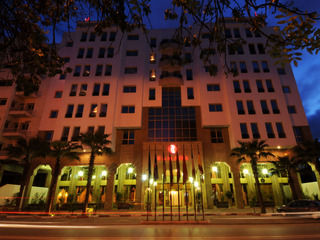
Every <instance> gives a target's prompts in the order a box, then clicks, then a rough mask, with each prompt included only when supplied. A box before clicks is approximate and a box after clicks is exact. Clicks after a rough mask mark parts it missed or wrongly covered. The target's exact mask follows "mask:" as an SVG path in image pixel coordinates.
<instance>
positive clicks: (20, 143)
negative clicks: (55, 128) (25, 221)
mask: <svg viewBox="0 0 320 240" xmlns="http://www.w3.org/2000/svg"><path fill="white" fill-rule="evenodd" d="M6 150H7V151H8V156H9V158H13V159H15V160H16V161H17V162H18V163H19V164H21V165H22V166H23V172H22V177H21V179H20V190H19V193H18V197H17V201H16V209H17V210H21V209H22V207H23V205H24V201H25V199H26V195H27V191H26V190H25V187H26V186H28V184H29V181H30V179H29V171H30V170H31V165H32V161H33V160H34V159H35V158H38V157H42V158H44V157H45V156H46V155H47V153H48V150H49V145H48V143H47V142H45V141H43V140H41V139H40V138H39V137H33V138H30V139H27V138H19V139H18V140H17V142H16V145H14V146H13V145H10V146H9V147H7V148H6ZM22 195H23V196H22Z"/></svg>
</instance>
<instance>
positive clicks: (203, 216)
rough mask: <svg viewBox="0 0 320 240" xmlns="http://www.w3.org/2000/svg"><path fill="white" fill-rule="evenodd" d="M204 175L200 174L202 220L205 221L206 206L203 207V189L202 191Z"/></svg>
mask: <svg viewBox="0 0 320 240" xmlns="http://www.w3.org/2000/svg"><path fill="white" fill-rule="evenodd" d="M202 176H203V175H200V191H201V209H202V220H203V221H204V207H203V191H202V182H201V181H202V179H201V177H202Z"/></svg>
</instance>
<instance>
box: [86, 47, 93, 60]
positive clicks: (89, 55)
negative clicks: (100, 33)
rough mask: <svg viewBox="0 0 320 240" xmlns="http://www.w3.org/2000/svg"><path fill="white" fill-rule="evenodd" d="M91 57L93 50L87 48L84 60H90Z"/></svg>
mask: <svg viewBox="0 0 320 240" xmlns="http://www.w3.org/2000/svg"><path fill="white" fill-rule="evenodd" d="M92 56H93V48H88V50H87V55H86V58H92Z"/></svg>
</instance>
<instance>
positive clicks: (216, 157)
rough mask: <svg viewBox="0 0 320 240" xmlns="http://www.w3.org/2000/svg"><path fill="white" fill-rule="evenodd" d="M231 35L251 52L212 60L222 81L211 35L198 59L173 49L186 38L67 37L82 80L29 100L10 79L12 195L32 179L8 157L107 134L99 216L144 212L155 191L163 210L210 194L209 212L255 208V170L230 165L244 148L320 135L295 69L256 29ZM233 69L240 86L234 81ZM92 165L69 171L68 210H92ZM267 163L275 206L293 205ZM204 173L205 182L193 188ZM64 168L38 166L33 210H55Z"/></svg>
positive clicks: (55, 82) (46, 84) (100, 166)
mask: <svg viewBox="0 0 320 240" xmlns="http://www.w3.org/2000/svg"><path fill="white" fill-rule="evenodd" d="M227 27H228V28H227V30H226V36H227V38H228V39H229V40H230V41H233V40H236V39H239V38H243V39H244V40H245V43H244V44H242V46H241V47H239V48H238V49H236V50H235V49H233V48H228V49H227V54H226V56H224V54H223V55H220V54H218V53H216V54H214V55H213V56H212V57H211V58H212V59H211V60H212V61H213V63H214V64H216V66H217V74H216V75H215V76H211V75H210V74H209V69H208V66H206V64H205V63H204V62H203V61H202V60H201V59H200V55H201V54H203V52H204V51H206V49H207V48H208V47H209V40H208V37H209V34H208V33H205V32H203V33H202V35H201V36H200V37H201V40H202V44H201V47H196V48H193V47H192V46H190V45H189V44H185V45H184V46H181V44H178V43H177V42H176V41H174V40H172V36H173V34H174V31H175V29H155V30H150V32H149V34H148V36H147V37H146V36H145V35H144V34H143V33H142V32H140V31H139V30H136V31H133V32H130V33H125V34H123V33H121V32H119V31H118V30H117V29H116V28H110V29H106V30H105V32H103V33H102V34H100V35H99V34H96V33H95V32H94V31H93V24H92V23H78V26H77V28H76V31H75V32H71V33H65V34H64V35H63V39H62V42H61V44H60V45H59V53H60V55H61V57H63V58H64V60H65V62H66V67H70V68H72V72H71V73H67V74H66V75H64V74H62V75H59V76H56V77H52V78H44V79H43V80H42V83H41V86H40V89H39V91H38V92H37V93H33V94H31V95H29V96H24V94H23V93H22V92H19V91H16V90H15V86H14V83H13V82H12V80H10V79H11V78H10V74H7V73H5V72H2V73H1V74H2V75H1V80H0V96H1V97H0V142H1V144H2V151H3V154H2V155H1V156H0V159H1V161H2V164H1V169H0V180H1V182H2V184H1V185H4V184H10V183H11V184H17V183H18V182H14V180H13V179H18V178H19V176H21V172H22V168H21V167H18V166H16V165H13V164H10V163H8V162H7V161H4V160H5V159H6V158H7V157H6V156H5V152H4V149H5V147H6V146H7V145H8V144H14V142H15V141H16V139H17V138H18V137H27V138H28V137H31V136H37V135H39V136H42V137H44V138H45V139H46V140H48V141H55V140H62V141H77V140H78V137H79V135H80V133H85V132H87V131H101V132H104V133H106V134H110V137H109V140H110V141H111V142H112V144H111V146H110V147H112V150H113V154H111V155H102V156H97V157H96V160H95V169H94V176H93V181H92V191H91V193H90V202H91V204H94V205H96V206H97V208H104V209H111V208H112V207H115V206H116V203H117V201H120V200H121V202H124V203H126V204H127V206H129V205H130V206H133V207H135V208H144V207H145V206H146V201H147V192H148V191H151V192H152V194H151V195H150V199H151V201H152V204H154V198H155V196H156V198H157V203H158V205H159V206H162V204H163V201H164V202H165V206H166V207H169V206H170V201H169V199H170V197H169V196H170V194H171V195H172V202H173V206H177V204H178V194H180V201H181V206H185V204H186V198H185V196H186V194H185V193H186V192H188V194H189V203H188V204H189V206H190V207H192V206H193V204H194V202H197V201H198V200H197V199H196V201H194V200H195V199H194V197H196V196H198V195H199V194H195V193H197V192H202V193H203V200H204V206H205V207H206V208H212V207H214V205H216V206H218V205H219V204H220V205H219V206H221V204H222V205H223V204H224V205H226V204H227V206H228V205H229V207H230V206H237V207H243V206H246V205H249V204H250V202H251V201H254V199H255V187H254V180H253V175H252V170H251V167H250V165H249V164H248V163H238V162H237V159H235V158H232V157H230V152H231V149H232V148H234V147H237V146H238V145H237V142H238V141H252V140H253V139H258V140H266V143H267V144H268V145H269V146H270V147H269V149H268V150H270V151H272V152H273V153H274V154H275V155H279V156H282V155H284V154H288V153H289V151H290V148H292V147H293V146H295V145H296V144H297V142H299V141H301V140H303V139H308V138H310V137H311V134H310V131H309V126H308V122H307V119H306V116H305V113H304V109H303V106H302V103H301V99H300V96H299V93H298V89H297V86H296V83H295V79H294V76H293V74H292V70H291V67H290V65H288V64H287V65H285V66H280V65H276V64H275V61H276V60H275V59H273V58H271V57H270V56H269V55H268V54H267V51H266V49H265V45H266V39H265V38H264V37H263V36H261V35H260V34H259V33H257V32H251V31H250V29H249V27H248V26H246V25H245V24H243V23H232V22H230V23H228V24H227ZM265 30H266V31H271V30H270V29H268V28H266V29H265ZM225 61H226V62H227V63H230V66H231V68H232V69H234V70H236V71H237V72H238V75H236V76H234V75H233V74H230V73H228V74H226V73H225V70H224V62H225ZM172 145H174V146H175V147H176V150H177V151H178V153H179V156H180V158H179V160H180V171H181V173H182V165H183V161H182V159H183V157H184V158H185V159H186V164H187V171H188V181H187V183H186V184H185V185H184V184H183V182H182V177H181V179H180V183H179V184H180V185H179V189H180V190H179V192H178V184H177V167H176V162H177V161H176V160H177V157H176V155H177V154H176V153H171V154H169V150H170V149H171V148H173V147H172ZM170 146H171V147H170ZM149 155H150V159H151V175H152V176H151V177H152V178H153V171H154V162H155V158H156V159H157V164H158V171H159V179H158V180H157V181H152V180H151V179H150V181H149V184H148V173H149V170H148V160H149ZM169 155H170V156H169ZM170 157H171V159H172V165H173V175H174V178H173V182H174V183H173V184H172V185H171V186H170V177H169V175H170V173H169V172H170V171H169V158H170ZM80 158H81V159H80V161H76V160H72V161H70V160H66V159H65V160H63V167H62V170H61V174H60V177H59V182H58V186H57V191H56V198H57V201H56V202H57V203H59V206H60V207H61V206H62V205H63V204H64V203H65V204H67V203H73V204H77V203H81V202H83V199H84V193H85V192H84V189H85V186H86V179H87V172H88V162H89V153H88V149H86V148H84V150H83V153H81V155H80ZM267 160H268V161H269V160H272V159H261V161H260V162H261V163H259V165H258V166H259V174H260V176H259V177H260V178H259V180H260V183H261V188H262V192H263V196H264V200H265V201H266V202H267V203H270V204H272V205H273V204H274V205H282V204H283V203H284V202H285V201H286V199H289V198H290V195H291V192H290V188H289V187H288V179H287V177H286V176H285V175H284V176H276V175H273V176H271V175H270V172H269V169H270V168H272V167H273V166H272V164H271V163H269V162H267ZM163 161H164V164H165V167H166V179H165V183H164V184H163V166H164V165H163ZM192 162H194V165H195V169H196V170H197V171H196V176H195V178H190V177H191V176H192V165H193V164H192ZM198 162H200V163H201V165H202V166H203V169H204V175H203V181H201V180H200V175H199V171H198ZM53 166H54V159H51V158H49V157H47V158H46V159H37V160H36V161H34V162H33V163H32V172H30V183H29V185H28V187H27V189H26V191H28V195H29V196H30V200H29V203H31V202H32V199H33V197H32V196H35V195H36V192H37V193H38V197H39V196H40V197H42V198H43V199H45V196H46V191H47V189H48V186H49V184H50V181H51V168H53ZM154 182H157V184H155V183H154ZM148 185H149V189H148ZM155 190H156V191H157V192H156V194H154V191H155ZM194 190H195V191H194ZM40 193H41V194H42V195H41V194H40ZM124 206H126V205H125V204H124ZM152 206H153V205H152Z"/></svg>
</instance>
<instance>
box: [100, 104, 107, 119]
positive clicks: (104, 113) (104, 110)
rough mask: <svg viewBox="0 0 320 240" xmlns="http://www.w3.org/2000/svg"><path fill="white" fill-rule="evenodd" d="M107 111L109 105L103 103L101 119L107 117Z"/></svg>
mask: <svg viewBox="0 0 320 240" xmlns="http://www.w3.org/2000/svg"><path fill="white" fill-rule="evenodd" d="M107 110H108V104H106V103H101V105H100V113H99V117H106V116H107Z"/></svg>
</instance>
